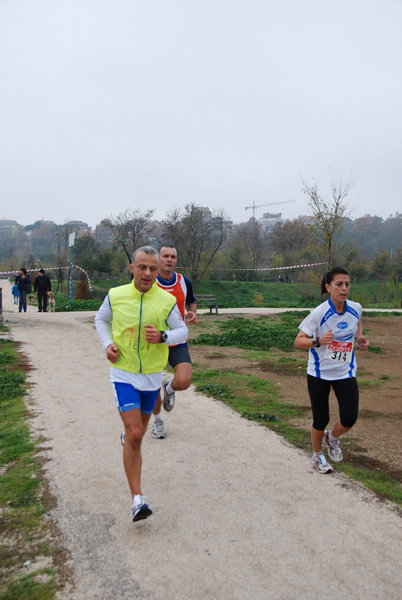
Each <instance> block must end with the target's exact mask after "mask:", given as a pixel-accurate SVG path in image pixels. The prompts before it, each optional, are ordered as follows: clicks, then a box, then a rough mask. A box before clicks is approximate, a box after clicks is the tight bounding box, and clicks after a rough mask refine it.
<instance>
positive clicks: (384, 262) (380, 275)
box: [370, 252, 392, 281]
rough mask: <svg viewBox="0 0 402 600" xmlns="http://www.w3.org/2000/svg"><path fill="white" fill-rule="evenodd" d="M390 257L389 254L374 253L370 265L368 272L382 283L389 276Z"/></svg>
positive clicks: (390, 267) (390, 269) (390, 268)
mask: <svg viewBox="0 0 402 600" xmlns="http://www.w3.org/2000/svg"><path fill="white" fill-rule="evenodd" d="M391 271H392V265H391V256H390V254H389V252H376V253H375V255H374V258H373V260H372V261H371V263H370V272H371V273H372V275H374V277H376V278H377V279H380V280H381V281H384V279H385V278H386V277H388V276H389V275H390V274H391Z"/></svg>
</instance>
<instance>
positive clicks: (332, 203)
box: [302, 180, 353, 268]
mask: <svg viewBox="0 0 402 600" xmlns="http://www.w3.org/2000/svg"><path fill="white" fill-rule="evenodd" d="M302 183H303V187H302V192H303V194H306V195H307V197H308V205H309V207H310V209H311V212H312V214H313V217H314V224H313V225H312V226H311V235H312V238H313V243H314V245H315V248H316V250H317V251H318V253H319V254H321V255H323V256H325V257H326V260H327V263H328V268H330V267H331V264H332V258H333V252H334V245H335V242H336V240H337V238H338V236H339V235H340V234H341V232H342V229H343V223H344V219H345V218H346V217H348V216H349V214H350V210H349V208H348V202H347V196H348V194H349V192H350V190H351V189H352V187H353V184H352V182H351V181H350V180H349V181H348V183H346V184H345V185H344V184H343V183H342V181H340V182H339V183H331V184H330V192H331V198H330V200H325V199H324V198H323V197H322V196H321V194H320V191H319V188H318V183H313V184H312V185H308V184H307V183H306V182H305V181H302Z"/></svg>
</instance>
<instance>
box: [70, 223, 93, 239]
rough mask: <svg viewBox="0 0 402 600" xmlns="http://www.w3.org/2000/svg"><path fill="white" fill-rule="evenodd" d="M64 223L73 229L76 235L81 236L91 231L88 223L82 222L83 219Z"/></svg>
mask: <svg viewBox="0 0 402 600" xmlns="http://www.w3.org/2000/svg"><path fill="white" fill-rule="evenodd" d="M66 225H68V226H69V227H71V228H72V229H73V231H75V233H76V234H77V237H81V236H83V235H86V234H88V233H91V228H90V226H89V225H88V223H84V221H69V222H68V223H66Z"/></svg>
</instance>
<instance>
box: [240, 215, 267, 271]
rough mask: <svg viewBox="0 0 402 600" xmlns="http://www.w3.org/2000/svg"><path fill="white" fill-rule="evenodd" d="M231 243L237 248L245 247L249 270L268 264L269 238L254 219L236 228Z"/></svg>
mask: <svg viewBox="0 0 402 600" xmlns="http://www.w3.org/2000/svg"><path fill="white" fill-rule="evenodd" d="M231 241H232V243H233V244H234V245H235V246H240V247H243V249H244V250H243V252H244V256H245V258H246V261H247V266H248V268H251V269H258V268H259V267H262V266H265V265H266V264H267V257H268V250H269V236H268V233H267V231H266V230H264V229H263V227H262V226H261V224H260V223H259V222H258V221H257V220H256V219H254V218H253V217H252V218H251V219H250V220H249V221H247V223H242V224H241V225H239V226H238V227H237V228H236V232H235V233H234V234H233V236H232V240H231Z"/></svg>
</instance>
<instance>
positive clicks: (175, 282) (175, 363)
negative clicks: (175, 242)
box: [152, 246, 198, 439]
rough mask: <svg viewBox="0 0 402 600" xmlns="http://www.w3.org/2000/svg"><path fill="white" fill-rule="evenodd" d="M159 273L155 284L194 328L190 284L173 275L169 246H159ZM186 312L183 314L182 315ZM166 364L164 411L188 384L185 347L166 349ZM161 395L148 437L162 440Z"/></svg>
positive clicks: (195, 319)
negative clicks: (173, 300)
mask: <svg viewBox="0 0 402 600" xmlns="http://www.w3.org/2000/svg"><path fill="white" fill-rule="evenodd" d="M159 261H160V262H159V272H158V276H157V278H156V283H157V284H158V286H159V287H160V288H162V289H163V290H166V291H167V292H169V293H170V294H173V296H174V297H175V298H176V301H177V306H178V308H179V311H180V313H181V316H182V317H183V319H184V321H187V323H192V324H193V325H197V323H198V315H197V304H196V302H197V300H196V298H195V296H194V293H193V286H192V284H191V281H190V280H189V279H187V277H185V276H184V275H182V274H181V273H176V271H175V270H174V269H175V266H176V264H177V252H176V249H175V248H173V246H162V248H161V249H160V251H159ZM186 311H187V314H186ZM168 362H169V364H170V366H171V367H173V369H174V377H173V379H164V380H163V381H162V389H161V391H162V392H163V406H164V408H165V410H166V411H168V412H169V411H170V410H172V408H173V406H174V401H175V392H176V391H183V390H186V389H187V388H188V387H190V385H191V379H192V364H191V358H190V353H189V351H188V344H187V341H185V342H184V343H182V344H176V345H175V346H169V361H168ZM161 412H162V399H161V392H159V394H158V399H157V401H156V404H155V408H154V422H153V425H152V437H154V438H156V439H163V438H165V437H166V431H165V424H164V421H163V418H162V414H161Z"/></svg>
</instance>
